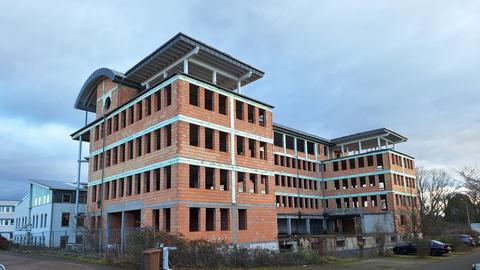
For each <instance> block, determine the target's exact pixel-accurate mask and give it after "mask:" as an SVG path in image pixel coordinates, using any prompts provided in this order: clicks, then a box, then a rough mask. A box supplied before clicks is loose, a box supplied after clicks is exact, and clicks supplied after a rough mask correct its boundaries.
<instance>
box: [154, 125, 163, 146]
mask: <svg viewBox="0 0 480 270" xmlns="http://www.w3.org/2000/svg"><path fill="white" fill-rule="evenodd" d="M161 134H162V133H161V132H160V129H157V130H155V147H156V148H155V149H156V150H160V148H162V135H161Z"/></svg>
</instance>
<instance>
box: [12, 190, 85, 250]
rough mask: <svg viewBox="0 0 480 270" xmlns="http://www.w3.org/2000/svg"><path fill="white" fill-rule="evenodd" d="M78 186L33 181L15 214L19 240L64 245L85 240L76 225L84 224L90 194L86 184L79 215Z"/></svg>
mask: <svg viewBox="0 0 480 270" xmlns="http://www.w3.org/2000/svg"><path fill="white" fill-rule="evenodd" d="M76 189H77V186H76V184H75V183H73V182H62V181H51V180H30V191H29V193H28V194H27V195H26V196H25V197H24V198H23V200H22V201H21V202H20V203H19V204H18V205H17V211H16V213H15V222H16V225H15V229H14V232H13V240H14V241H15V243H18V244H20V245H35V246H45V247H60V248H65V247H66V246H67V245H68V244H75V243H81V242H82V236H81V234H79V233H77V230H76V228H77V227H78V228H83V227H84V222H83V220H84V216H83V213H85V203H86V195H87V194H86V189H85V185H83V184H82V185H81V187H80V192H79V194H80V196H79V206H78V212H79V217H78V218H77V217H76V206H75V200H76V198H75V196H76Z"/></svg>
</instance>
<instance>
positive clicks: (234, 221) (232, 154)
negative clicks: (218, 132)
mask: <svg viewBox="0 0 480 270" xmlns="http://www.w3.org/2000/svg"><path fill="white" fill-rule="evenodd" d="M234 104H235V99H234V98H233V95H231V96H230V157H231V162H232V168H233V170H232V181H231V187H232V188H231V191H232V243H233V245H234V246H235V247H237V242H238V231H237V229H238V221H237V198H236V195H237V183H236V182H237V178H236V177H237V170H236V161H235V154H236V153H235V132H234V131H235V109H234ZM244 181H245V179H244Z"/></svg>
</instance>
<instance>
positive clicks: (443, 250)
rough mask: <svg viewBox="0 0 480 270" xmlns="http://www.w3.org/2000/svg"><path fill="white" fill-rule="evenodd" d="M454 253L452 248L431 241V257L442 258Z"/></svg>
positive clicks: (436, 241)
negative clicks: (444, 255) (451, 252)
mask: <svg viewBox="0 0 480 270" xmlns="http://www.w3.org/2000/svg"><path fill="white" fill-rule="evenodd" d="M450 251H452V246H451V245H449V244H445V243H443V242H440V241H438V240H432V241H430V255H434V256H441V255H443V254H447V253H448V252H450Z"/></svg>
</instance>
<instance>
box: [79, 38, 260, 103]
mask: <svg viewBox="0 0 480 270" xmlns="http://www.w3.org/2000/svg"><path fill="white" fill-rule="evenodd" d="M174 73H185V74H189V75H190V76H193V77H196V78H199V79H201V80H204V81H207V82H211V83H213V84H216V85H218V86H220V87H222V88H225V89H228V90H232V91H237V92H239V91H240V88H241V87H242V86H245V85H247V84H249V83H251V82H253V81H255V80H258V79H260V78H262V77H263V75H264V72H263V71H260V70H258V69H256V68H254V67H252V66H250V65H247V64H245V63H243V62H241V61H239V60H237V59H235V58H233V57H232V56H230V55H229V54H226V53H224V52H222V51H220V50H217V49H215V48H213V47H211V46H209V45H207V44H205V43H203V42H200V41H198V40H195V39H193V38H191V37H189V36H187V35H185V34H183V33H178V34H177V35H175V36H174V37H173V38H171V39H170V40H169V41H167V42H166V43H165V44H163V45H162V46H160V47H159V48H158V49H156V50H155V51H154V52H152V53H151V54H150V55H148V56H147V57H145V58H144V59H142V60H141V61H140V62H138V63H137V64H136V65H134V66H133V67H132V68H130V69H129V70H128V71H127V72H125V73H124V74H123V73H121V72H117V71H114V70H111V69H107V68H101V69H98V70H96V71H95V72H94V73H92V75H90V77H89V78H88V79H87V81H86V82H85V83H84V85H83V87H82V88H81V90H80V94H79V95H78V97H77V100H76V102H75V108H77V109H80V110H86V111H91V112H94V111H95V106H96V97H95V88H96V86H97V84H98V82H100V81H101V80H103V79H105V78H108V79H110V80H112V81H114V82H117V83H120V84H124V85H128V86H130V87H134V88H137V89H148V88H150V87H152V86H154V85H155V84H157V83H158V82H160V81H162V80H163V79H164V78H166V77H167V76H169V75H171V74H174Z"/></svg>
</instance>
